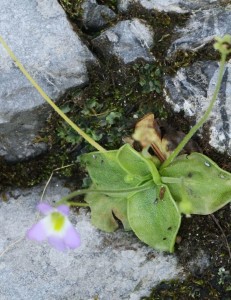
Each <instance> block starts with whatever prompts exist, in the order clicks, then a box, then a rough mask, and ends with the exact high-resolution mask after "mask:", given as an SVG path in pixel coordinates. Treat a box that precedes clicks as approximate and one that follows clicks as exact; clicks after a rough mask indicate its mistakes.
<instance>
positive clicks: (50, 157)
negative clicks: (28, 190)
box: [0, 149, 77, 191]
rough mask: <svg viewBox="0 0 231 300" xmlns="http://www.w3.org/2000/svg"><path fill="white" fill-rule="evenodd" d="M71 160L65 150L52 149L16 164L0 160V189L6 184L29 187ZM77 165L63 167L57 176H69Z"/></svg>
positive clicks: (46, 177)
mask: <svg viewBox="0 0 231 300" xmlns="http://www.w3.org/2000/svg"><path fill="white" fill-rule="evenodd" d="M71 162H72V161H71V159H70V157H69V156H68V155H67V154H66V153H65V151H64V152H63V151H62V152H60V151H59V150H57V149H56V151H54V149H53V151H52V153H48V154H46V155H43V156H41V157H37V158H35V159H32V160H30V161H25V162H20V163H16V164H8V163H6V162H5V161H3V160H0V168H1V172H0V183H1V184H0V191H2V190H4V189H5V188H6V187H7V186H17V187H30V186H33V185H35V184H38V183H40V182H42V181H44V180H47V179H48V178H49V177H50V175H51V172H52V171H53V170H55V169H57V168H60V167H62V166H64V165H68V164H70V163H71ZM76 169H77V166H76V165H73V166H72V167H70V168H65V169H63V170H60V171H59V172H58V175H59V176H65V177H71V176H72V175H73V174H76Z"/></svg>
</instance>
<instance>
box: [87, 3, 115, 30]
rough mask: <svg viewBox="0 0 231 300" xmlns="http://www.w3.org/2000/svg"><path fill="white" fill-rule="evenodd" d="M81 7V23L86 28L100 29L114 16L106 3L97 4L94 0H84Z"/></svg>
mask: <svg viewBox="0 0 231 300" xmlns="http://www.w3.org/2000/svg"><path fill="white" fill-rule="evenodd" d="M82 8H83V20H82V23H83V26H84V27H85V28H86V29H87V30H93V31H97V30H100V29H102V28H103V27H105V26H106V25H107V24H108V23H109V22H110V21H112V20H114V19H115V17H116V14H115V13H114V11H113V10H111V9H110V8H109V7H108V6H106V5H98V4H97V2H96V1H95V0H86V1H84V2H83V4H82Z"/></svg>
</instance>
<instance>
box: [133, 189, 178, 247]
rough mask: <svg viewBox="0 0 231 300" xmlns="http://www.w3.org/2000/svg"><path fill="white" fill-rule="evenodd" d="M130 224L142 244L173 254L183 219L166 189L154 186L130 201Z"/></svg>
mask: <svg viewBox="0 0 231 300" xmlns="http://www.w3.org/2000/svg"><path fill="white" fill-rule="evenodd" d="M128 221H129V223H130V226H131V228H132V230H133V231H134V232H135V234H136V235H137V236H138V238H139V239H140V240H141V241H143V242H144V243H146V244H148V245H149V246H151V247H153V248H155V249H156V250H162V251H169V252H173V250H174V244H175V239H176V234H177V232H178V229H179V227H180V222H181V216H180V213H179V211H178V208H177V205H176V203H175V201H174V200H173V198H172V196H171V194H170V192H169V190H168V187H167V186H166V185H161V186H155V185H153V186H152V187H150V189H148V190H145V191H142V192H137V193H135V194H133V195H132V196H131V197H129V199H128Z"/></svg>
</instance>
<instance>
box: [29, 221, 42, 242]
mask: <svg viewBox="0 0 231 300" xmlns="http://www.w3.org/2000/svg"><path fill="white" fill-rule="evenodd" d="M26 236H27V237H28V239H30V240H35V241H37V242H42V241H44V240H45V239H46V238H47V229H46V226H45V222H44V219H43V220H41V221H39V222H38V223H37V224H35V225H33V226H32V227H31V228H30V229H29V230H28V231H27V233H26Z"/></svg>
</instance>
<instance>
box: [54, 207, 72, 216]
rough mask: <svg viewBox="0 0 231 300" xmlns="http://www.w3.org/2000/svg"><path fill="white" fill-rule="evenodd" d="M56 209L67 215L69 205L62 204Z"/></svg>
mask: <svg viewBox="0 0 231 300" xmlns="http://www.w3.org/2000/svg"><path fill="white" fill-rule="evenodd" d="M57 211H59V212H61V213H62V214H63V215H65V216H68V214H69V211H70V208H69V206H67V205H65V204H62V205H59V206H58V207H57Z"/></svg>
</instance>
